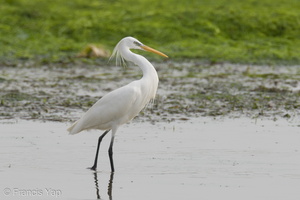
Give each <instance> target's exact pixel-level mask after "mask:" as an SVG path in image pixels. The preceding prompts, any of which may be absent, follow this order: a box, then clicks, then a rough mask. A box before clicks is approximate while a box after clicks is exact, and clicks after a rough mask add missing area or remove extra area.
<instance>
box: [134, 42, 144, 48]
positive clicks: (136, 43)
mask: <svg viewBox="0 0 300 200" xmlns="http://www.w3.org/2000/svg"><path fill="white" fill-rule="evenodd" d="M133 44H135V45H137V46H139V47H140V46H142V44H141V43H139V42H137V41H134V42H133Z"/></svg>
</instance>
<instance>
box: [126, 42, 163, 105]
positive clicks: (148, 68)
mask: <svg viewBox="0 0 300 200" xmlns="http://www.w3.org/2000/svg"><path fill="white" fill-rule="evenodd" d="M120 53H121V56H122V57H123V58H124V59H126V60H128V61H131V62H133V63H134V64H136V65H138V66H139V67H140V69H141V70H142V71H143V77H142V78H141V79H140V83H141V87H142V92H143V93H144V94H145V96H144V97H145V98H146V99H154V98H155V95H156V90H157V87H158V82H159V80H158V76H157V72H156V70H155V68H154V67H153V65H152V64H151V63H150V62H149V61H148V60H147V59H146V58H144V57H143V56H141V55H138V54H135V53H132V52H131V51H130V50H129V49H128V48H124V49H122V51H120ZM147 103H148V102H147Z"/></svg>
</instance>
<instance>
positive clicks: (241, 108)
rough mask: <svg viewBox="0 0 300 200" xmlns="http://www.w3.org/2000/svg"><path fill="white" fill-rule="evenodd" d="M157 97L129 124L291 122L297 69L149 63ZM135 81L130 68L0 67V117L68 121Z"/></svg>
mask: <svg viewBox="0 0 300 200" xmlns="http://www.w3.org/2000/svg"><path fill="white" fill-rule="evenodd" d="M154 66H155V67H156V69H157V71H158V75H159V79H160V83H159V88H158V92H157V97H156V100H155V101H154V102H152V103H151V104H150V105H149V106H148V107H147V108H146V109H145V110H144V111H143V112H142V113H141V114H140V115H139V116H138V117H137V118H136V119H135V120H141V121H152V122H155V121H173V120H188V119H189V118H190V117H199V116H202V117H209V116H211V117H216V116H228V117H242V116H243V117H244V116H246V117H250V118H257V117H266V118H271V119H274V120H276V119H278V118H286V119H290V118H296V117H297V116H299V114H300V113H299V107H300V101H299V97H300V81H299V80H300V68H299V66H253V65H237V64H216V65H205V64H197V63H172V62H168V63H154ZM140 77H141V71H140V70H139V69H138V67H136V66H131V65H129V67H127V68H122V67H118V66H114V65H112V64H109V65H108V64H106V63H100V65H95V64H85V63H73V64H71V63H69V64H51V65H39V66H32V65H30V64H26V63H24V64H20V65H19V66H14V67H12V66H1V72H0V109H1V111H0V119H13V118H19V119H38V120H46V121H74V120H75V119H78V118H79V117H80V116H81V115H82V114H83V113H84V112H85V111H86V110H87V109H88V108H89V107H90V106H91V105H93V103H94V102H96V101H97V100H98V99H99V98H101V97H102V96H103V95H105V94H106V93H108V92H109V91H111V90H114V89H116V88H118V87H120V86H122V85H125V84H127V83H129V82H131V81H133V80H136V79H139V78H140Z"/></svg>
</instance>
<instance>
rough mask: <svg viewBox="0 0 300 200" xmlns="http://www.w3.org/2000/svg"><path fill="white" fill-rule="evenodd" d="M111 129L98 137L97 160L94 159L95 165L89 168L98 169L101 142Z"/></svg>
mask: <svg viewBox="0 0 300 200" xmlns="http://www.w3.org/2000/svg"><path fill="white" fill-rule="evenodd" d="M109 131H110V130H107V131H105V132H104V133H103V134H102V135H101V136H100V137H99V139H98V146H97V152H96V157H95V161H94V165H93V167H90V168H89V169H91V170H96V169H97V162H98V154H99V149H100V143H101V141H102V139H103V138H104V136H105V135H106V134H107V133H108V132H109Z"/></svg>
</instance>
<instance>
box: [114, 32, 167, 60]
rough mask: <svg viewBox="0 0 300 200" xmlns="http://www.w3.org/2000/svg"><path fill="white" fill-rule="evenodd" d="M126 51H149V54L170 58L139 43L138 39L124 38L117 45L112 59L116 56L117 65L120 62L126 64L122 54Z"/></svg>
mask: <svg viewBox="0 0 300 200" xmlns="http://www.w3.org/2000/svg"><path fill="white" fill-rule="evenodd" d="M126 49H127V50H128V49H140V50H144V51H149V52H152V53H155V54H158V55H160V56H163V57H166V58H168V56H167V55H166V54H164V53H162V52H160V51H157V50H155V49H152V48H151V47H148V46H146V45H144V44H143V43H141V42H140V41H138V40H137V39H135V38H133V37H125V38H123V39H122V40H121V41H120V42H119V43H118V44H117V45H116V47H115V49H114V51H113V54H112V56H111V58H112V57H114V56H115V57H116V59H117V64H118V62H120V63H121V64H122V63H125V62H124V55H123V54H122V52H125V50H126ZM111 58H110V59H111Z"/></svg>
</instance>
